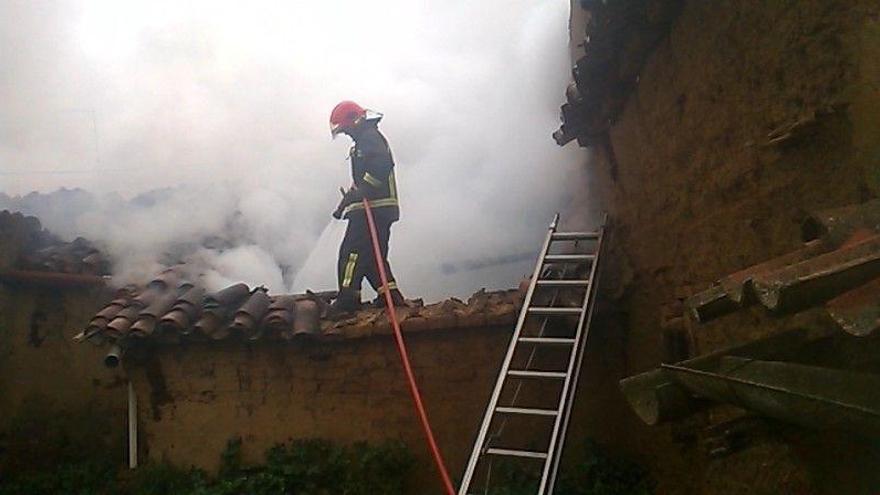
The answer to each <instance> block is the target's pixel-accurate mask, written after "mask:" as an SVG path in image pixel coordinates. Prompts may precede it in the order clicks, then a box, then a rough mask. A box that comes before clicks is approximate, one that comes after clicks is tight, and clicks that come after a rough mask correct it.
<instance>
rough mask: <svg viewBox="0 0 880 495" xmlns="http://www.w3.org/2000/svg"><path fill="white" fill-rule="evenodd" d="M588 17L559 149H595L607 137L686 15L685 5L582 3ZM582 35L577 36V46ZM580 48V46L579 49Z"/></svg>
mask: <svg viewBox="0 0 880 495" xmlns="http://www.w3.org/2000/svg"><path fill="white" fill-rule="evenodd" d="M580 5H581V8H583V9H584V10H586V11H588V13H589V18H588V21H587V26H586V31H585V32H584V33H582V34H583V38H582V40H583V43H582V46H583V48H584V56H583V57H581V58H580V59H578V60H577V62H576V63H575V64H574V67H573V68H572V77H573V79H574V82H573V83H572V84H571V85H569V87H568V88H567V89H566V92H565V93H566V100H567V102H566V103H565V104H564V105H562V108H561V117H562V126H561V127H560V128H559V130H557V131H556V132H555V133H554V134H553V137H554V139H556V142H557V143H558V144H559V145H564V144H566V143H568V142H569V141H571V140H573V139H577V140H578V143H579V144H580V145H581V146H591V145H592V144H594V142H595V141H596V140H597V138H598V137H600V136H601V135H603V134H604V133H606V132H607V131H608V129H609V128H610V126H611V125H612V124H613V122H614V120H615V119H616V118H617V117H618V115H619V114H620V113H621V112H622V111H623V107H624V105H625V104H626V101H627V99H628V97H629V95H630V93H631V92H632V90H633V89H634V88H635V87H636V85H637V84H638V76H639V72H640V71H641V69H642V65H644V63H645V61H646V60H647V59H648V56H649V55H650V54H651V52H652V51H653V50H654V48H655V47H656V46H657V44H658V43H659V42H660V40H662V39H663V38H664V37H665V36H666V34H667V33H668V32H669V29H670V27H671V25H672V23H673V21H674V20H675V19H676V18H677V17H678V14H679V12H680V10H681V5H682V2H681V0H660V1H657V2H645V1H642V0H615V1H604V0H582V1H581V2H580ZM576 36H578V35H577V34H574V33H573V34H572V37H573V41H580V40H576V39H575V37H576ZM579 44H580V43H579Z"/></svg>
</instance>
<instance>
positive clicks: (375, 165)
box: [342, 118, 400, 222]
mask: <svg viewBox="0 0 880 495" xmlns="http://www.w3.org/2000/svg"><path fill="white" fill-rule="evenodd" d="M379 120H380V119H378V118H377V119H371V120H367V121H366V122H364V123H362V124H361V125H360V127H359V129H358V131H357V133H356V134H355V135H353V136H352V138H353V139H354V143H355V144H354V146H352V148H351V151H350V152H349V154H350V158H351V178H352V181H354V184H355V186H357V188H356V189H352V190H350V191H349V192H348V193H347V194H346V197H345V199H344V200H343V204H344V205H345V207H344V210H343V213H342V216H343V218H351V216H352V215H363V214H364V213H363V210H364V202H363V198H364V197H366V198H367V199H368V200H369V201H370V206H371V207H372V208H373V209H374V210H382V213H383V215H382V216H383V217H385V218H389V219H390V220H391V221H392V222H393V221H396V220H398V219H399V218H400V205H399V203H398V199H397V181H396V179H395V177H394V157H393V156H392V155H391V148H390V147H389V146H388V141H387V140H386V139H385V136H383V135H382V133H381V132H379V129H378V127H377V125H378V123H379Z"/></svg>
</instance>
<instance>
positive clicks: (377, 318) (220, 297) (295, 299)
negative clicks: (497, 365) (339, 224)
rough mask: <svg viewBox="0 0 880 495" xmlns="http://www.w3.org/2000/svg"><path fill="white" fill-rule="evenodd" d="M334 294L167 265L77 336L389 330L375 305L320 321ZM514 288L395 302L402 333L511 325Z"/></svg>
mask: <svg viewBox="0 0 880 495" xmlns="http://www.w3.org/2000/svg"><path fill="white" fill-rule="evenodd" d="M333 297H335V293H308V294H282V295H270V294H268V292H267V290H266V289H265V288H263V287H256V288H251V287H248V286H247V285H245V284H241V283H239V284H235V285H231V286H229V287H226V288H224V289H222V290H220V291H217V292H213V293H210V292H207V291H206V290H205V289H204V288H203V287H201V286H199V285H196V284H193V283H192V282H189V281H188V280H186V279H185V278H183V277H182V276H181V272H180V270H179V269H176V268H169V269H167V270H165V271H163V272H162V273H161V274H160V275H159V276H157V277H156V278H155V279H153V280H152V281H151V282H150V283H149V284H147V285H146V286H143V287H126V288H124V289H120V290H119V291H118V292H117V294H116V295H115V297H114V299H113V300H112V301H110V302H109V303H108V304H107V305H106V306H105V307H104V308H103V309H101V310H100V311H99V312H98V313H96V314H95V315H94V316H93V317H92V319H91V320H90V321H89V323H88V325H87V327H86V329H85V330H84V331H83V332H81V333H80V334H79V335H78V336H77V340H79V341H90V342H92V343H95V344H102V343H125V344H126V345H128V344H131V343H133V342H136V341H139V340H143V339H149V340H153V341H155V342H157V343H161V344H176V343H180V342H183V341H224V340H228V341H232V340H238V341H257V340H287V341H290V340H295V339H298V338H303V337H309V338H315V339H330V338H360V337H366V336H369V335H377V334H389V333H391V326H390V323H389V321H388V318H387V317H386V315H385V312H384V309H382V308H370V307H367V306H365V307H364V309H362V310H361V311H358V312H357V313H354V314H352V315H351V316H350V317H348V318H345V319H339V320H328V319H322V318H321V314H322V312H323V310H324V308H325V306H326V305H327V304H328V303H329V302H330V301H331V300H332V299H333ZM521 299H522V292H521V291H520V290H517V289H512V290H503V291H494V292H487V291H485V290H481V291H479V292H477V293H475V294H474V295H472V296H471V297H470V298H469V299H468V301H467V302H464V301H460V300H458V299H448V300H446V301H443V302H440V303H436V304H429V305H424V304H423V303H421V301H409V307H404V308H398V310H397V311H398V317H399V319H400V322H401V327H402V329H403V330H404V332H419V331H431V330H440V329H450V328H472V327H483V326H495V325H509V324H512V323H513V322H514V321H515V319H516V316H517V311H518V305H519V304H520V301H521Z"/></svg>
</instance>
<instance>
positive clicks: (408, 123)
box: [0, 0, 587, 299]
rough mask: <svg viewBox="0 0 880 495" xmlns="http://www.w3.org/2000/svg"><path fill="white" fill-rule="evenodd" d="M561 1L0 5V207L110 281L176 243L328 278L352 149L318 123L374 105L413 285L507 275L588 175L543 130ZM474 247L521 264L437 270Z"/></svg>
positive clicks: (555, 94)
mask: <svg viewBox="0 0 880 495" xmlns="http://www.w3.org/2000/svg"><path fill="white" fill-rule="evenodd" d="M568 3H569V2H568V1H567V0H557V1H549V0H491V1H483V2H470V1H464V0H450V1H443V2H439V1H438V2H419V1H413V0H374V1H370V2H364V1H344V0H327V1H321V2H316V1H309V2H305V1H292V0H288V1H265V0H255V1H251V2H247V3H246V4H245V3H244V2H237V1H223V0H211V1H207V0H195V1H190V2H179V1H168V0H143V1H142V0H131V1H124V0H114V1H108V0H94V1H90V0H56V1H45V0H4V1H3V2H0V67H3V72H2V73H0V191H2V192H3V193H6V194H7V195H9V196H12V198H7V199H6V200H4V202H5V204H3V202H0V207H10V208H18V209H22V210H26V211H28V212H29V213H37V214H38V215H39V216H40V217H41V220H42V221H43V223H44V225H46V226H47V227H48V228H50V229H51V230H53V231H55V232H57V233H59V234H60V235H62V236H64V237H67V238H72V237H74V236H76V235H84V236H86V237H88V238H90V239H92V240H95V241H97V242H99V243H101V244H102V245H103V246H104V248H105V249H106V250H107V251H108V252H109V253H110V254H111V256H113V258H114V260H116V268H115V273H116V275H117V280H118V281H119V282H120V283H124V282H129V281H137V280H142V279H143V278H144V277H148V276H149V275H150V274H151V272H152V271H154V270H156V269H158V267H159V265H160V264H161V259H162V257H161V256H160V255H161V254H162V253H166V252H167V251H168V250H169V249H171V247H172V246H175V245H180V244H187V245H191V246H195V247H194V248H192V249H189V251H187V253H186V256H187V257H188V258H187V260H188V261H190V262H192V263H199V264H202V265H204V266H205V267H206V270H205V271H206V277H207V281H208V283H209V284H210V285H215V286H219V285H222V284H224V283H229V282H234V281H238V280H243V281H246V282H248V283H251V284H254V285H266V286H267V287H269V289H270V291H272V292H283V291H288V290H291V289H292V285H294V280H295V279H296V274H297V273H298V272H302V273H301V274H300V279H299V281H298V282H296V284H299V285H302V284H303V283H306V284H307V285H309V286H310V287H312V288H314V289H328V288H332V287H331V286H332V285H334V279H335V274H334V271H335V257H336V249H337V245H338V239H339V236H341V231H342V230H343V229H344V224H343V223H342V222H333V221H331V218H330V213H331V212H332V211H333V209H334V208H335V206H336V203H337V202H338V199H339V197H338V194H339V193H338V188H339V187H340V186H347V185H348V183H349V182H350V175H349V174H350V172H349V164H348V162H347V161H346V157H347V155H348V148H349V146H350V145H351V143H350V141H348V140H347V138H345V137H340V138H337V139H336V140H331V139H330V133H329V127H328V122H327V119H328V116H329V113H330V110H331V109H332V107H333V106H334V105H335V104H336V103H337V102H338V101H340V100H343V99H352V100H355V101H357V102H359V103H361V104H362V105H363V106H365V107H367V108H370V109H372V110H375V111H378V112H381V113H383V114H384V118H383V121H382V123H381V125H380V128H381V130H382V131H383V132H384V133H385V135H386V136H387V138H388V140H389V142H390V144H391V147H392V150H393V152H394V156H395V160H396V163H397V176H398V184H399V188H400V197H401V203H402V205H401V208H402V215H401V221H400V222H399V223H397V224H395V226H394V227H393V230H392V239H391V255H390V258H391V263H392V266H393V267H394V270H395V272H396V275H397V278H398V279H399V281H400V285H401V287H402V289H403V290H404V292H405V294H406V295H408V296H413V297H419V296H422V297H426V298H427V299H436V298H439V297H443V296H446V295H458V296H465V295H467V294H469V293H471V292H473V291H474V290H476V289H479V288H481V287H488V288H499V287H511V286H515V285H516V283H517V282H518V280H519V278H521V277H522V276H523V275H526V274H527V273H528V272H530V271H531V263H532V262H531V261H530V260H528V259H525V260H522V258H523V256H522V253H524V252H525V253H527V252H529V251H530V250H535V251H536V250H537V249H538V247H539V243H540V240H541V238H542V236H543V233H544V230H545V227H546V224H547V223H548V221H549V220H550V217H551V216H552V214H553V213H554V212H555V211H559V210H563V211H565V209H566V208H567V207H569V206H570V205H571V204H572V203H573V202H575V201H576V199H577V196H578V195H579V194H581V192H582V191H583V190H584V189H585V188H586V186H585V183H586V180H587V179H586V176H585V172H584V168H585V167H584V164H585V161H586V158H585V155H584V154H583V151H582V150H580V149H578V148H576V147H575V146H574V145H570V146H568V147H564V148H560V147H558V146H557V145H556V144H555V143H554V142H553V140H552V138H551V133H552V131H553V130H554V129H555V128H557V127H558V125H559V122H558V109H559V105H560V104H561V103H562V101H563V99H564V89H565V86H566V84H567V82H568V80H569V78H570V62H569V60H568V29H567V27H568V8H569V6H568ZM59 188H82V189H84V190H85V191H88V192H89V194H90V195H89V197H82V196H78V200H77V201H73V202H70V201H71V198H70V197H69V196H70V195H69V194H68V195H64V194H58V193H55V194H54V196H53V192H54V191H56V190H58V189H59ZM31 191H37V192H39V193H40V194H41V196H39V197H38V198H34V197H33V196H31V197H29V199H28V200H27V201H24V200H22V199H21V198H17V197H15V196H16V195H20V196H24V195H26V194H28V193H30V192H31ZM157 191H158V192H157ZM144 193H147V195H146V200H145V196H143V195H144ZM133 198H135V200H134V201H132V199H133ZM47 205H48V206H47ZM328 222H330V226H329V227H328ZM322 232H323V233H324V236H323V238H320V237H321V234H322ZM218 235H219V236H221V237H225V238H226V240H227V242H225V243H222V246H207V247H206V246H205V242H204V240H205V238H209V237H212V236H218ZM316 246H319V248H318V252H314V253H313V251H314V248H315V247H316ZM310 255H311V257H310ZM517 255H518V256H517ZM505 257H506V258H505ZM307 259H308V260H309V261H308V263H306V260H307ZM486 259H490V260H491V259H519V260H520V261H517V262H513V263H507V264H502V265H493V266H487V267H484V268H481V269H479V270H472V271H467V270H465V271H453V272H450V270H443V269H442V266H444V264H445V266H447V267H448V266H449V265H450V264H452V265H456V266H458V265H462V266H474V265H476V266H482V265H481V264H480V263H479V261H480V260H486ZM474 261H477V262H478V263H474ZM304 265H308V266H305V268H304ZM490 265H491V264H490ZM282 267H283V268H284V269H283V270H282ZM303 280H306V282H303Z"/></svg>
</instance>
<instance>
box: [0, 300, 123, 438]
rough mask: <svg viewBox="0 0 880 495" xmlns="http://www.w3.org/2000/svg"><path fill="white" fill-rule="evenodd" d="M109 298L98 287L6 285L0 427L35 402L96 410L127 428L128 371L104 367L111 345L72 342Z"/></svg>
mask: <svg viewBox="0 0 880 495" xmlns="http://www.w3.org/2000/svg"><path fill="white" fill-rule="evenodd" d="M107 297H109V296H108V295H107V294H105V293H104V291H103V289H96V288H93V289H64V290H60V289H50V288H33V287H21V286H10V285H3V284H0V431H2V430H3V429H4V428H5V427H6V426H7V425H8V421H9V420H10V419H12V418H13V417H15V415H16V414H17V413H19V411H20V410H21V408H22V407H23V406H24V405H25V403H27V402H28V401H32V400H39V401H40V402H41V404H46V405H49V406H51V407H53V408H57V409H58V410H60V411H64V410H77V411H80V410H84V409H86V408H91V409H92V410H93V411H95V412H96V414H97V415H98V416H99V418H98V419H97V420H100V421H113V422H115V423H118V426H119V428H122V426H123V424H124V414H125V407H126V405H125V404H126V403H125V401H126V391H125V382H124V380H123V377H122V375H121V374H120V373H118V372H115V373H114V372H111V371H109V370H107V369H106V368H104V366H103V364H102V359H103V356H104V354H105V353H106V349H100V348H97V347H95V346H92V345H87V344H86V345H83V344H78V343H75V342H73V340H72V338H73V336H74V335H76V334H77V333H79V332H80V331H81V330H82V328H83V326H84V324H85V323H86V322H88V320H89V318H90V317H91V315H92V314H94V312H95V311H96V310H97V309H99V308H100V307H101V304H102V303H104V302H105V301H106V298H107Z"/></svg>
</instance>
